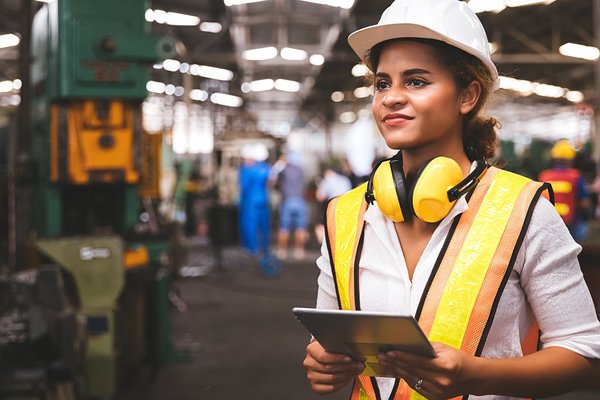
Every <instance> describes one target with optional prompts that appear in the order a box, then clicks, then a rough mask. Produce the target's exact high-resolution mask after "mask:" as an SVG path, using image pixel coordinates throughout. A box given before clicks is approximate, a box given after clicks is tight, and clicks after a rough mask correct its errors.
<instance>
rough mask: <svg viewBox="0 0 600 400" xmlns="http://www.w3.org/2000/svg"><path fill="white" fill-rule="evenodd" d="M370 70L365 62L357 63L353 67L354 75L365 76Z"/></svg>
mask: <svg viewBox="0 0 600 400" xmlns="http://www.w3.org/2000/svg"><path fill="white" fill-rule="evenodd" d="M367 72H369V68H367V66H366V65H365V64H362V63H361V64H356V65H355V66H354V67H352V76H356V77H359V76H365V75H366V74H367Z"/></svg>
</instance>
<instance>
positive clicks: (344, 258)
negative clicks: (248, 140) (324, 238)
mask: <svg viewBox="0 0 600 400" xmlns="http://www.w3.org/2000/svg"><path fill="white" fill-rule="evenodd" d="M364 193H365V191H364V188H363V187H362V186H360V187H358V188H356V189H354V190H351V191H350V192H348V193H346V194H345V195H343V196H341V197H340V198H339V200H338V202H337V204H336V207H335V208H336V213H335V237H336V241H335V242H336V243H335V254H334V260H335V263H334V266H335V273H336V275H337V281H338V291H339V295H340V301H341V304H342V309H343V310H350V309H351V303H350V301H351V300H350V294H349V290H350V287H349V282H350V274H352V273H353V271H354V267H353V266H352V265H350V263H351V262H352V259H353V257H352V254H353V252H354V242H355V241H356V239H357V238H356V234H357V229H356V221H357V219H358V215H359V212H360V207H361V205H362V197H363V196H364ZM339 238H346V241H345V242H343V243H342V241H341V240H339Z"/></svg>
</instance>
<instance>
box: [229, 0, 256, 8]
mask: <svg viewBox="0 0 600 400" xmlns="http://www.w3.org/2000/svg"><path fill="white" fill-rule="evenodd" d="M261 1H265V0H225V1H224V2H225V5H226V6H227V7H231V6H240V5H242V4H249V3H258V2H261Z"/></svg>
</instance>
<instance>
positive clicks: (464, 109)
mask: <svg viewBox="0 0 600 400" xmlns="http://www.w3.org/2000/svg"><path fill="white" fill-rule="evenodd" d="M480 95H481V84H480V83H479V82H478V81H473V82H471V83H469V86H467V87H466V88H465V89H464V90H463V91H462V93H461V95H460V113H461V115H467V114H468V113H469V112H471V110H472V109H473V108H475V105H477V101H478V100H479V96H480Z"/></svg>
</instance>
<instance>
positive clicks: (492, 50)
mask: <svg viewBox="0 0 600 400" xmlns="http://www.w3.org/2000/svg"><path fill="white" fill-rule="evenodd" d="M488 47H489V48H490V53H491V54H494V53H496V52H497V51H498V49H499V48H500V46H498V43H496V42H489V43H488Z"/></svg>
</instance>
